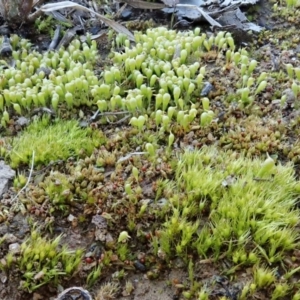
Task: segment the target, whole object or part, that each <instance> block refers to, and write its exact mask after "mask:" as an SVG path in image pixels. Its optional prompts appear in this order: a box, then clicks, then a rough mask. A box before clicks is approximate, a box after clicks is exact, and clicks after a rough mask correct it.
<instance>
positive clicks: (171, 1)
mask: <svg viewBox="0 0 300 300" xmlns="http://www.w3.org/2000/svg"><path fill="white" fill-rule="evenodd" d="M161 1H162V2H163V3H164V4H166V5H167V6H169V7H174V6H176V5H177V4H178V3H179V0H161Z"/></svg>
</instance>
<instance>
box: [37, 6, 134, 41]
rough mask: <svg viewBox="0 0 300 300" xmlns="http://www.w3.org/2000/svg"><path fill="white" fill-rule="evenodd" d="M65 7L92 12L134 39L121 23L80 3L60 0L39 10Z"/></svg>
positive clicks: (44, 10) (53, 9)
mask: <svg viewBox="0 0 300 300" xmlns="http://www.w3.org/2000/svg"><path fill="white" fill-rule="evenodd" d="M66 8H73V9H78V10H81V11H88V12H90V13H92V14H94V15H95V16H97V17H98V18H99V19H100V20H101V21H102V22H103V23H105V24H106V25H108V26H110V27H111V28H113V29H114V30H115V31H117V32H119V33H122V34H125V35H126V36H127V37H128V39H129V40H131V41H134V40H135V39H134V36H133V34H132V33H131V32H130V31H129V30H128V29H127V28H126V27H124V26H123V25H121V24H119V23H117V22H115V21H113V20H110V19H108V18H106V17H104V16H102V15H100V14H98V13H96V12H95V11H93V10H91V9H89V8H87V7H84V6H82V5H80V4H77V3H74V2H71V1H61V2H57V3H49V4H45V5H44V6H42V7H41V8H40V10H41V11H43V12H52V11H55V10H60V9H66Z"/></svg>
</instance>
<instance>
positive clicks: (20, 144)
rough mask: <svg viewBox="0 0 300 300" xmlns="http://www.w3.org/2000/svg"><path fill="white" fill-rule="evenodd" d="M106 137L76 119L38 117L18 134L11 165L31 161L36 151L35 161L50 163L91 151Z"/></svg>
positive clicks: (15, 165)
mask: <svg viewBox="0 0 300 300" xmlns="http://www.w3.org/2000/svg"><path fill="white" fill-rule="evenodd" d="M103 141H104V137H103V135H102V133H101V132H100V131H92V130H90V129H83V128H80V127H79V126H78V122H77V121H75V120H71V121H62V120H56V121H55V122H53V123H50V121H49V119H42V120H39V121H34V122H33V123H32V124H30V125H29V126H28V128H27V129H26V130H25V131H24V132H22V135H20V136H19V137H18V138H15V139H14V141H13V144H12V148H13V150H12V151H11V153H10V160H11V166H12V167H14V168H16V167H18V166H20V165H21V164H29V163H30V162H31V159H32V155H33V152H34V153H35V161H34V164H35V165H44V164H48V163H50V162H51V161H56V160H65V159H67V158H69V157H71V156H73V157H76V156H79V155H90V154H91V153H92V152H93V150H94V148H95V147H97V146H98V145H100V144H101V143H102V142H103Z"/></svg>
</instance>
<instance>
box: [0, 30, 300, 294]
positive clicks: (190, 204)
mask: <svg viewBox="0 0 300 300" xmlns="http://www.w3.org/2000/svg"><path fill="white" fill-rule="evenodd" d="M135 38H136V43H135V44H134V45H131V44H130V42H129V41H128V40H127V39H126V38H124V36H122V35H118V36H117V37H116V38H115V42H114V43H113V44H114V45H115V47H116V48H114V49H113V50H112V52H111V54H110V58H111V64H110V65H107V66H105V68H104V69H103V70H101V71H100V72H99V70H97V72H95V69H96V66H97V64H96V63H97V58H98V56H97V47H96V43H95V42H91V41H90V40H89V39H88V40H87V42H86V43H81V42H80V41H79V40H74V41H73V42H72V43H71V44H70V45H69V46H68V47H67V48H66V49H60V50H58V51H57V52H52V51H49V52H47V53H44V54H41V53H38V52H35V51H30V45H29V44H28V42H27V41H24V40H17V38H16V37H15V36H12V37H11V41H12V45H13V49H14V51H13V57H14V59H15V61H16V66H15V68H10V67H8V68H7V69H3V70H0V73H1V72H2V73H1V74H2V75H3V76H0V86H1V88H2V92H1V93H0V110H1V111H2V112H3V113H2V115H1V128H0V129H1V133H2V132H3V133H4V134H5V135H7V138H6V136H5V138H4V139H2V138H1V140H0V154H1V156H3V157H4V158H5V159H6V161H7V162H8V163H10V165H11V167H13V168H15V169H18V173H17V174H18V176H17V177H16V178H15V180H14V188H15V189H16V190H18V191H19V192H20V191H21V193H20V194H19V195H18V197H17V198H18V200H19V201H20V203H21V204H23V205H24V208H23V207H22V206H21V205H20V206H19V208H20V210H21V209H22V211H24V209H26V208H27V209H28V210H29V211H30V212H31V213H33V212H34V214H35V217H41V216H42V217H45V218H47V220H52V223H50V224H51V225H49V227H47V228H50V231H51V230H53V228H52V226H53V223H54V224H55V222H54V220H55V219H56V218H57V215H59V216H62V218H64V217H65V216H68V222H69V223H70V224H71V225H72V226H73V227H76V226H86V225H87V224H88V222H90V221H91V219H92V218H93V216H95V215H97V216H99V217H101V218H100V220H101V221H103V223H101V222H100V223H101V224H100V225H99V224H98V225H99V226H100V227H101V226H102V225H103V224H104V225H105V226H104V225H103V226H104V228H105V230H103V231H101V230H100V229H103V228H100V229H99V228H97V230H98V231H97V230H95V232H96V233H95V237H96V235H97V238H98V239H99V240H100V241H101V244H103V245H102V248H101V251H100V252H101V254H100V255H99V257H88V258H87V257H86V259H85V260H82V261H80V260H81V259H82V250H81V249H79V250H74V251H73V250H72V251H71V250H69V248H67V247H66V246H64V245H61V244H60V241H61V238H62V237H61V236H59V237H55V236H54V237H52V239H51V238H49V239H48V238H45V237H44V236H43V235H42V233H39V232H38V231H37V230H36V228H34V229H32V230H31V235H30V237H28V238H27V239H25V241H23V243H22V244H21V251H20V253H18V254H13V253H11V252H9V251H4V256H3V257H1V260H0V263H1V265H0V266H1V269H2V270H3V271H4V272H8V271H9V270H10V269H11V268H12V267H14V266H16V267H17V268H18V270H19V271H20V276H21V277H22V287H23V288H24V289H26V290H28V291H30V292H32V291H34V290H36V289H38V288H39V287H40V286H42V285H45V284H47V283H54V284H55V285H58V284H61V282H62V281H63V280H69V279H70V277H71V276H72V275H74V274H76V272H77V270H78V269H80V271H83V272H80V274H83V275H82V276H83V277H84V278H85V280H86V284H87V285H88V286H89V287H92V285H93V284H95V283H99V284H102V282H100V281H101V279H102V277H104V276H106V275H107V274H108V272H110V270H111V269H110V268H113V267H115V266H117V268H118V271H117V272H115V273H113V274H114V276H113V275H112V276H111V279H112V282H110V281H109V282H107V283H105V284H104V283H103V284H102V288H100V290H99V293H98V298H99V297H100V298H101V297H104V296H103V295H108V296H107V297H115V295H117V296H118V295H119V294H118V293H119V292H120V291H119V285H121V284H122V281H120V279H121V278H122V279H123V277H125V276H126V275H125V271H124V270H125V269H126V270H132V269H133V268H136V266H138V267H139V268H136V271H138V270H143V272H144V271H145V272H146V274H145V275H146V276H148V278H157V277H159V276H160V275H161V274H163V273H164V271H165V269H166V268H168V267H173V266H175V264H177V263H178V264H179V265H181V267H182V268H184V269H185V270H186V272H187V278H188V279H187V281H186V282H183V283H179V284H178V285H177V287H178V289H179V290H180V292H182V296H183V297H185V298H186V299H190V298H193V297H194V298H195V297H196V298H197V299H209V297H211V296H212V295H213V294H214V291H213V290H212V289H213V288H214V286H216V281H215V280H214V279H213V280H212V282H208V281H205V282H204V281H203V280H201V279H199V277H198V276H196V274H197V275H198V273H199V272H198V271H199V265H200V266H203V265H204V264H213V263H215V262H216V261H218V262H223V261H224V262H225V263H226V267H223V265H222V264H221V263H220V264H215V265H214V267H216V268H218V272H220V273H222V275H227V276H228V278H230V279H231V280H232V282H233V281H234V280H236V277H235V275H237V274H239V273H238V272H243V270H247V282H243V286H242V288H241V289H240V292H239V296H238V297H239V298H240V299H252V298H255V297H256V296H257V294H256V293H258V292H264V293H267V294H268V295H271V296H270V299H280V298H283V297H290V299H299V293H298V292H295V291H296V290H297V288H298V286H297V284H295V283H294V282H293V281H292V280H291V278H292V277H293V276H294V274H295V273H297V272H298V271H299V267H298V266H297V265H296V264H297V253H296V252H295V251H296V249H297V247H298V240H299V233H298V230H297V225H298V220H299V211H298V209H297V205H296V204H297V199H298V197H299V191H300V188H299V186H300V184H299V182H298V181H297V180H296V179H295V177H296V176H295V173H294V169H293V165H292V164H291V163H288V162H287V163H286V164H281V163H280V162H279V161H278V160H277V159H278V157H281V156H283V157H285V158H287V160H288V159H290V160H293V161H295V162H297V160H299V155H298V154H299V151H300V150H299V149H300V147H299V145H298V144H299V143H297V142H295V144H294V145H293V146H292V147H291V146H290V145H289V144H288V143H287V140H289V139H292V138H293V139H295V136H296V135H297V134H298V133H299V129H298V125H299V124H298V121H297V120H296V118H295V119H292V118H291V120H290V123H289V124H288V125H286V123H284V119H283V118H282V115H284V113H286V112H283V110H284V107H285V105H290V102H291V100H290V99H291V97H290V95H289V97H288V94H284V93H283V89H286V88H289V89H290V90H291V94H292V96H294V98H295V99H296V98H297V96H298V95H299V76H298V75H299V74H298V73H299V70H298V68H297V67H296V66H295V65H293V64H292V63H291V64H290V63H289V62H288V63H287V64H286V65H285V66H284V67H285V68H284V71H283V70H281V71H280V72H276V71H274V72H273V71H272V70H268V69H267V68H265V65H266V64H265V63H261V62H260V60H259V59H258V57H255V58H253V51H252V50H251V49H249V50H248V51H247V50H245V49H238V47H237V45H235V43H234V40H233V37H232V36H231V34H230V33H228V32H219V33H217V34H212V35H210V36H208V35H207V34H206V33H202V32H201V31H200V30H199V29H195V30H194V31H185V32H177V31H175V30H167V29H166V28H163V27H159V28H154V29H148V30H147V31H145V32H143V33H141V32H138V33H136V35H135ZM18 43H20V45H23V47H19V46H18ZM120 49H122V50H120ZM211 57H213V58H214V65H213V66H212V64H211ZM96 74H97V75H96ZM216 74H220V76H219V77H221V78H218V76H216ZM276 80H277V81H278V82H280V83H282V85H280V88H279V87H278V90H276V91H274V93H273V90H274V86H275V85H276ZM278 85H279V84H278ZM272 89H273V90H272ZM274 95H276V96H274ZM275 97H276V99H275ZM277 98H278V99H277ZM273 100H274V101H277V102H276V103H278V100H279V101H280V103H279V104H280V105H279V106H280V107H279V108H278V110H276V111H275V112H274V115H273V114H272V113H273V112H271V113H270V110H271V109H270V106H269V105H267V104H272V105H273V104H274V103H273V102H272V101H273ZM265 103H267V104H266V105H264V104H265ZM274 105H275V104H274ZM36 108H45V109H49V110H50V111H51V112H53V114H51V117H40V116H34V117H30V118H29V117H28V119H30V124H29V125H26V126H24V127H25V128H24V129H23V128H22V126H21V125H20V129H17V130H16V128H18V127H17V125H16V123H17V120H18V118H19V117H20V115H25V116H29V115H30V112H32V110H34V109H36ZM290 108H291V106H290ZM96 110H97V114H95V115H97V118H98V119H97V118H96V117H94V116H95V115H94V116H93V117H91V118H90V119H88V118H89V116H90V115H93V112H94V111H96ZM120 116H121V117H120ZM75 118H76V121H75V120H74V119H75ZM78 118H80V120H81V121H85V120H86V119H88V121H87V122H86V123H87V124H86V127H84V128H83V126H79V122H78V120H77V119H78ZM82 123H84V122H80V124H82ZM14 130H15V131H14ZM16 131H18V132H16ZM291 132H292V133H291ZM11 133H13V134H11ZM17 133H19V134H17ZM9 135H12V136H9ZM291 137H292V138H291ZM33 153H34V154H35V155H34V160H33V161H32V158H33V155H32V154H33ZM258 157H260V158H258ZM58 162H59V163H60V164H59V163H58ZM30 166H33V167H32V169H36V170H34V171H37V172H33V173H32V174H33V175H32V178H30V176H29V175H28V167H30ZM31 171H33V170H31ZM28 178H29V180H28V181H27V179H28ZM27 183H28V185H27ZM26 185H27V186H26ZM24 187H26V188H25V189H24V190H22V188H24ZM279 187H280V188H279ZM24 212H25V211H24ZM0 216H1V218H2V217H3V219H4V220H5V218H6V219H7V218H8V217H9V214H8V209H7V207H6V206H4V207H2V206H1V210H0ZM102 218H103V219H102ZM1 220H2V219H1ZM69 220H71V221H69ZM104 220H105V222H104ZM69 223H68V224H69ZM71 225H70V226H71ZM80 228H82V227H80ZM45 231H46V230H45ZM51 232H52V234H53V235H54V233H53V231H51ZM43 233H44V232H43ZM89 233H91V234H92V233H93V232H89ZM47 234H48V232H47ZM3 243H4V242H3ZM1 245H2V244H1ZM137 249H138V250H141V251H140V252H143V254H142V253H138V251H137ZM294 252H295V253H294ZM290 257H292V258H291V260H289V259H287V258H290ZM80 262H81V263H82V264H86V265H84V267H82V266H81V263H80ZM84 268H86V269H84ZM88 268H89V269H88ZM277 270H279V272H280V274H281V277H280V278H278V276H277V273H276V271H277ZM88 271H89V272H88ZM128 272H129V271H128ZM197 272H198V273H197ZM116 278H117V279H116ZM126 279H127V278H126ZM115 281H116V282H117V283H115ZM198 281H199V282H198ZM110 288H111V293H109V292H108V291H107V290H108V289H110ZM133 288H134V287H132V285H131V284H130V282H129V281H128V284H126V292H128V293H129V294H130V293H131V292H132V290H133ZM96 294H97V293H95V295H96ZM292 297H293V298H292Z"/></svg>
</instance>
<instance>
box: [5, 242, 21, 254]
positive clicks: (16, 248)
mask: <svg viewBox="0 0 300 300" xmlns="http://www.w3.org/2000/svg"><path fill="white" fill-rule="evenodd" d="M8 249H9V252H11V253H13V254H18V253H20V252H21V246H20V244H19V243H13V244H10V245H9V246H8Z"/></svg>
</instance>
